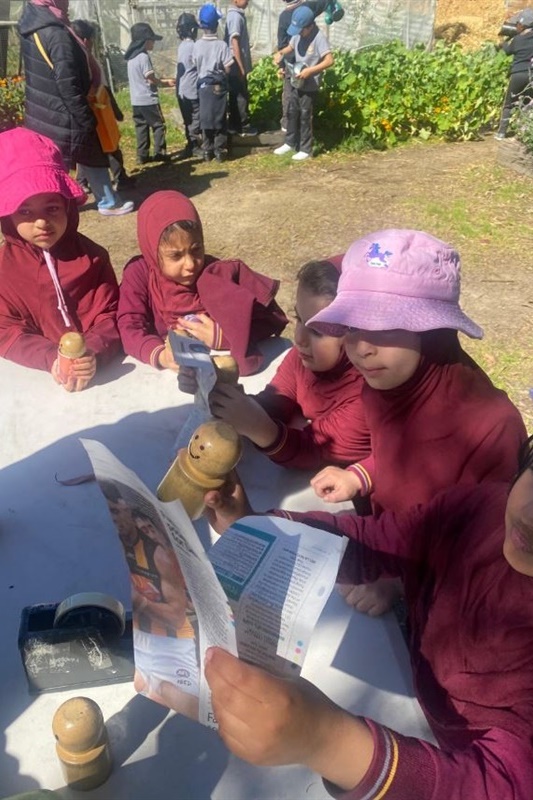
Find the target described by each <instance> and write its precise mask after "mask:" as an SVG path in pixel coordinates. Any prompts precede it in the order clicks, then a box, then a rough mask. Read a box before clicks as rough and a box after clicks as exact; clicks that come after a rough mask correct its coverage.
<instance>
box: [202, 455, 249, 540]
mask: <svg viewBox="0 0 533 800" xmlns="http://www.w3.org/2000/svg"><path fill="white" fill-rule="evenodd" d="M204 503H205V506H206V508H205V511H204V514H205V516H206V517H207V521H208V522H209V524H210V525H211V527H212V528H213V530H215V531H216V532H217V533H220V534H222V533H224V531H225V530H227V529H228V528H229V527H230V525H233V523H234V522H236V520H238V519H240V518H241V517H247V516H249V515H250V514H255V511H254V510H253V508H252V506H251V505H250V501H249V500H248V498H247V496H246V492H245V491H244V488H243V486H242V484H241V482H240V480H239V476H238V475H237V472H236V471H235V470H233V472H232V473H231V474H230V475H229V476H228V480H227V481H226V483H225V484H224V486H222V487H221V488H220V489H211V490H210V491H208V492H206V494H205V497H204Z"/></svg>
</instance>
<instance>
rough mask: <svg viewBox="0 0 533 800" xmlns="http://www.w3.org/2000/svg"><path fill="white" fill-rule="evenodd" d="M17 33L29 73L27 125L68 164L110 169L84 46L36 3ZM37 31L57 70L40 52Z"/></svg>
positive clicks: (27, 77) (31, 5)
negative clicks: (91, 103) (94, 109)
mask: <svg viewBox="0 0 533 800" xmlns="http://www.w3.org/2000/svg"><path fill="white" fill-rule="evenodd" d="M18 30H19V33H20V36H21V42H22V56H23V58H24V72H25V75H26V103H25V119H24V124H25V126H26V127H27V128H30V129H31V130H32V131H35V132H36V133H40V134H42V135H43V136H48V138H49V139H52V141H53V142H55V143H56V145H57V146H58V147H59V148H60V150H61V153H62V154H63V158H64V160H65V164H66V165H67V166H70V167H73V166H74V165H75V164H77V163H78V164H85V165H87V166H92V167H107V166H108V161H107V157H106V156H105V155H104V153H103V152H102V148H101V147H100V142H99V140H98V136H97V134H96V119H95V117H94V114H93V112H92V111H91V108H90V106H89V103H88V101H87V94H88V92H89V88H90V85H91V77H90V73H89V66H88V62H87V57H86V55H85V53H84V51H83V48H82V46H81V45H80V44H79V43H78V42H77V41H76V39H75V38H74V37H73V36H72V35H71V34H70V33H69V31H68V29H67V28H66V27H65V25H64V24H63V22H61V20H59V19H57V17H55V16H54V15H53V14H51V13H50V11H48V9H47V8H44V7H42V6H34V5H33V4H32V3H27V4H26V7H25V9H24V12H23V14H22V17H21V19H20V21H19V23H18ZM35 32H37V33H38V36H39V39H40V40H41V44H42V46H43V48H44V51H45V53H46V55H47V56H48V58H49V60H50V61H51V62H52V64H53V69H51V68H50V66H49V65H48V64H47V63H46V60H45V59H44V58H43V56H42V55H41V53H40V52H39V49H38V47H37V44H36V42H35V38H34V33H35Z"/></svg>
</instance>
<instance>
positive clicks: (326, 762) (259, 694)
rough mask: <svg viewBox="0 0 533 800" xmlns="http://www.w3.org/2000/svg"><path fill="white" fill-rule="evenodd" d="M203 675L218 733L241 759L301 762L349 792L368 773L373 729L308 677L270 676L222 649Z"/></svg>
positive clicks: (212, 653)
mask: <svg viewBox="0 0 533 800" xmlns="http://www.w3.org/2000/svg"><path fill="white" fill-rule="evenodd" d="M205 676H206V678H207V682H208V684H209V688H210V689H211V692H212V699H213V710H214V712H215V716H216V718H217V721H218V723H219V731H218V732H219V734H220V736H221V738H222V740H223V741H224V742H225V744H226V745H227V747H228V748H229V749H230V750H231V751H232V752H233V753H235V755H236V756H238V757H239V758H242V759H244V760H245V761H248V762H249V763H251V764H256V765H259V766H280V765H284V764H303V765H304V766H306V767H308V768H309V769H311V770H313V771H314V772H317V773H318V774H319V775H323V776H324V777H325V778H326V779H328V780H330V781H331V782H333V783H335V784H337V785H338V786H339V787H341V788H342V789H345V790H348V789H352V788H353V787H355V786H356V785H357V784H358V783H359V782H360V780H361V779H362V777H363V776H364V775H365V773H366V771H367V769H368V766H369V765H370V762H371V760H372V756H373V750H374V747H373V741H372V734H371V733H370V730H369V729H368V727H367V726H366V724H365V723H364V722H362V721H361V720H359V719H357V718H356V717H352V716H351V715H350V714H348V712H347V711H344V710H343V709H341V708H339V706H336V705H335V704H334V703H333V702H332V701H331V700H330V699H329V698H328V697H326V695H325V694H323V693H322V692H321V691H320V690H319V689H317V688H316V686H313V685H312V684H311V683H309V682H308V681H306V680H304V679H303V678H299V679H298V680H287V679H286V678H278V677H276V676H274V675H270V674H269V673H268V672H265V671H264V670H262V669H260V668H259V667H256V666H254V665H252V664H247V663H245V662H244V661H240V660H239V659H238V658H236V657H235V656H232V655H231V654H230V653H227V652H225V651H224V650H222V649H221V648H218V647H212V648H209V650H208V651H207V653H206V659H205ZM354 754H356V756H355V757H354Z"/></svg>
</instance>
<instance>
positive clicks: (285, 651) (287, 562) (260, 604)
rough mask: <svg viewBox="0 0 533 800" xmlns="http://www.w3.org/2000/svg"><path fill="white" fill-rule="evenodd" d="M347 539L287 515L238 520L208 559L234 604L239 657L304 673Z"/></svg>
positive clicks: (279, 669)
mask: <svg viewBox="0 0 533 800" xmlns="http://www.w3.org/2000/svg"><path fill="white" fill-rule="evenodd" d="M346 543H347V540H346V539H345V538H344V537H340V536H330V535H327V534H325V533H324V531H320V530H317V529H315V528H311V527H310V526H308V525H304V524H303V523H301V522H293V521H292V520H288V519H284V518H282V517H267V516H253V517H244V518H243V519H240V520H239V521H238V522H235V523H234V524H233V525H232V526H231V528H229V529H228V530H227V531H226V532H225V533H224V535H223V536H221V537H220V539H219V540H218V541H217V542H216V544H214V545H213V547H211V549H210V550H209V553H208V556H209V559H210V560H211V563H212V564H213V566H214V568H215V572H216V574H217V576H218V579H219V581H220V583H221V584H222V586H223V588H224V591H225V593H226V595H227V597H228V599H229V601H230V603H231V605H232V609H233V613H234V617H235V628H236V634H237V649H238V652H239V657H240V658H243V659H245V660H246V661H250V662H252V663H254V664H258V665H260V666H262V667H264V668H265V669H268V670H269V671H270V672H273V673H275V674H277V675H281V676H285V677H290V676H293V677H294V676H296V675H299V674H300V671H301V668H302V666H303V661H304V658H305V654H306V652H307V648H308V645H309V640H310V638H311V634H312V632H313V629H314V627H315V625H316V623H317V622H318V618H319V617H320V614H321V613H322V610H323V608H324V605H325V604H326V601H327V599H328V597H329V595H330V594H331V591H332V589H333V586H334V584H335V580H336V578H337V573H338V570H339V564H340V560H341V558H342V555H343V553H344V549H345V547H346Z"/></svg>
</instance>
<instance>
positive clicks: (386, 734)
mask: <svg viewBox="0 0 533 800" xmlns="http://www.w3.org/2000/svg"><path fill="white" fill-rule="evenodd" d="M374 730H375V732H376V733H377V735H378V736H379V737H381V739H382V741H381V742H379V744H378V749H379V750H380V751H381V752H382V753H383V764H382V768H381V770H380V773H379V775H378V777H377V778H376V781H375V783H374V785H373V786H372V787H371V788H370V789H369V790H368V791H367V792H366V794H364V795H362V796H361V797H360V798H359V800H382V798H385V797H386V796H387V793H388V791H389V789H390V788H391V786H392V782H393V780H394V778H395V776H396V773H397V771H398V761H399V754H398V742H397V741H396V738H395V737H394V735H393V734H392V733H391V731H390V730H388V728H382V727H377V728H375V729H374Z"/></svg>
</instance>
